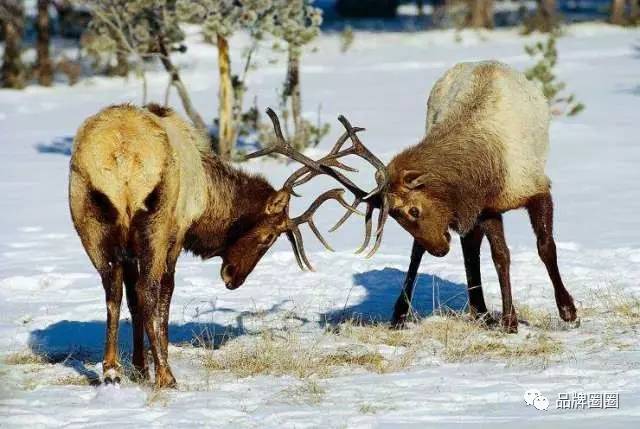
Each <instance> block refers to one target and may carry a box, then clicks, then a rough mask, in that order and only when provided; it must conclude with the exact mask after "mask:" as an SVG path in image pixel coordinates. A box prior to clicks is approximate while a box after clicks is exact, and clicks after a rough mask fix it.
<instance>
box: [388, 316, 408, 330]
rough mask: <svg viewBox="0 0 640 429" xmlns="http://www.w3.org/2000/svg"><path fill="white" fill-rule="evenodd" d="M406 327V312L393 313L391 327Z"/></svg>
mask: <svg viewBox="0 0 640 429" xmlns="http://www.w3.org/2000/svg"><path fill="white" fill-rule="evenodd" d="M406 327H407V314H406V313H405V314H395V313H394V314H393V317H392V318H391V329H404V328H406Z"/></svg>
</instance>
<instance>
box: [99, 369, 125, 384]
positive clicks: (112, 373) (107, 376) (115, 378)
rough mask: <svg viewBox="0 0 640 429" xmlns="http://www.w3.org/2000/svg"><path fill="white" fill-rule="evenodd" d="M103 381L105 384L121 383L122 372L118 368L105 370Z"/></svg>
mask: <svg viewBox="0 0 640 429" xmlns="http://www.w3.org/2000/svg"><path fill="white" fill-rule="evenodd" d="M102 381H103V383H104V385H105V386H109V385H110V384H113V385H116V386H117V385H120V381H121V379H120V372H119V371H118V370H117V369H116V368H109V369H107V370H106V371H105V372H104V376H103V380H102Z"/></svg>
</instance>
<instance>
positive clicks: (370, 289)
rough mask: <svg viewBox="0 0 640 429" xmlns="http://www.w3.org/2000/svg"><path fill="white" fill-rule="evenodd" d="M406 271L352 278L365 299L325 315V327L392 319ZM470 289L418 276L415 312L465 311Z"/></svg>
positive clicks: (323, 317) (369, 274) (322, 318)
mask: <svg viewBox="0 0 640 429" xmlns="http://www.w3.org/2000/svg"><path fill="white" fill-rule="evenodd" d="M406 274H407V273H406V272H404V271H400V270H397V269H394V268H385V269H383V270H372V271H367V272H364V273H359V274H355V275H354V276H353V284H354V287H355V286H361V287H364V288H365V289H366V291H367V294H366V296H365V297H364V299H363V300H362V301H361V302H359V303H357V304H352V303H350V299H349V298H348V299H347V302H346V303H345V306H344V307H343V308H342V309H339V310H333V311H330V312H328V313H325V314H323V315H322V317H321V320H322V321H323V322H322V323H324V324H330V325H335V324H338V323H341V322H343V321H345V320H357V321H358V322H361V323H377V322H386V321H388V320H389V319H390V318H391V314H392V312H393V305H394V304H395V301H396V299H397V298H398V296H399V295H400V291H401V290H402V284H403V283H404V279H405V276H406ZM467 302H468V299H467V287H466V285H465V284H460V283H454V282H451V281H449V280H446V279H443V278H441V277H438V276H436V275H434V274H418V277H417V278H416V285H415V289H414V295H413V300H412V303H413V311H414V314H416V315H417V316H419V317H427V316H430V315H432V314H433V313H434V311H437V310H438V309H443V308H446V309H451V310H454V311H462V310H464V309H465V308H466V306H467Z"/></svg>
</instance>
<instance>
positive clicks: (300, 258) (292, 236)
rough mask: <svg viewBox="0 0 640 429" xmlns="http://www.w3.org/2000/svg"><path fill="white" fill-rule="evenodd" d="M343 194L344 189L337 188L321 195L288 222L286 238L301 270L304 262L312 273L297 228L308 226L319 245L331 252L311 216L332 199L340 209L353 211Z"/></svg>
mask: <svg viewBox="0 0 640 429" xmlns="http://www.w3.org/2000/svg"><path fill="white" fill-rule="evenodd" d="M343 193H344V189H339V188H338V189H332V190H330V191H327V192H325V193H323V194H322V195H320V196H319V197H318V198H316V200H315V201H314V202H313V203H311V205H310V206H309V208H308V209H307V210H306V211H305V212H304V213H302V214H301V215H300V216H297V217H295V218H293V219H291V220H290V223H289V230H288V231H287V238H289V241H290V242H291V246H292V247H293V253H294V254H295V256H296V261H297V262H298V265H299V266H300V268H301V269H302V270H304V269H305V268H304V266H303V265H302V263H303V262H304V264H305V265H306V266H307V268H308V269H309V270H310V271H314V270H313V267H312V266H311V264H310V263H309V259H308V258H307V255H306V253H305V251H304V245H303V242H302V234H301V233H300V228H299V226H300V225H302V224H304V223H306V224H308V225H309V228H310V229H311V231H312V232H313V233H314V235H315V236H316V237H317V238H318V240H319V241H320V243H322V245H323V246H324V247H325V248H327V250H329V251H331V252H333V249H332V248H331V246H329V243H327V241H326V240H325V239H324V237H322V234H320V231H319V230H318V228H317V227H316V224H315V223H314V222H313V215H314V214H315V212H316V210H317V209H318V208H319V207H320V206H321V205H322V203H324V202H325V201H327V200H332V199H333V200H336V201H337V202H338V203H340V205H341V206H342V207H344V208H346V209H347V210H349V211H351V210H353V209H352V208H351V206H350V205H349V204H347V202H346V201H345V200H344V199H343V198H342V194H343Z"/></svg>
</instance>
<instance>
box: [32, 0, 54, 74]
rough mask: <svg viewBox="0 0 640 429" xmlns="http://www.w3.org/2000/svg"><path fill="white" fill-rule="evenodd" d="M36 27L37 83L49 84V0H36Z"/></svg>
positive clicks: (50, 66) (50, 65) (51, 70)
mask: <svg viewBox="0 0 640 429" xmlns="http://www.w3.org/2000/svg"><path fill="white" fill-rule="evenodd" d="M36 29H37V32H38V39H37V42H36V52H37V63H36V74H37V76H38V83H39V84H40V85H42V86H51V84H52V83H53V64H52V63H51V57H50V55H49V0H38V19H37V21H36Z"/></svg>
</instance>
